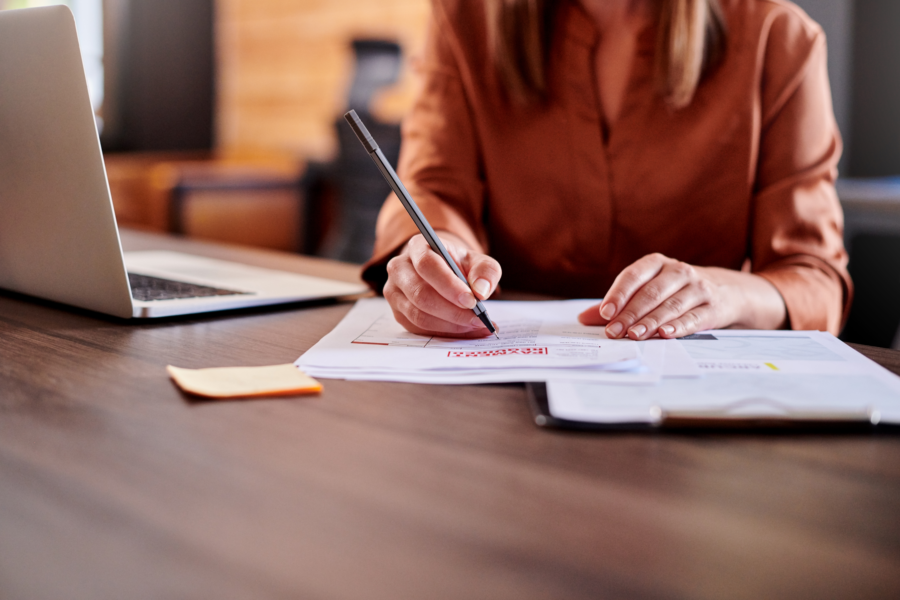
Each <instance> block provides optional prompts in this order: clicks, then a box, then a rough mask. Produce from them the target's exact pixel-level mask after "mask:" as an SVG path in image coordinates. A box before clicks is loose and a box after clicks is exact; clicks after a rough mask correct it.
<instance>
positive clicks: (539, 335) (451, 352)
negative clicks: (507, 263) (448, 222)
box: [296, 298, 665, 384]
mask: <svg viewBox="0 0 900 600" xmlns="http://www.w3.org/2000/svg"><path fill="white" fill-rule="evenodd" d="M594 303H596V300H568V301H558V302H502V301H490V302H486V303H485V306H486V308H487V310H488V312H489V313H490V315H491V319H493V320H494V322H496V323H497V325H498V328H499V330H498V334H499V336H500V339H499V340H497V339H496V338H494V337H488V338H483V339H477V340H459V339H453V338H441V337H428V336H419V335H415V334H412V333H409V332H408V331H406V330H405V329H403V327H401V326H400V325H399V324H398V323H397V322H396V320H395V319H394V318H393V314H392V312H391V310H390V307H389V306H388V304H387V302H386V301H385V300H384V299H383V298H369V299H364V300H360V301H358V302H357V304H356V306H354V307H353V309H352V310H351V311H350V312H349V313H348V314H347V316H346V317H345V318H344V320H343V321H341V323H340V324H339V325H338V326H337V327H336V328H335V329H334V330H333V331H332V332H331V333H329V334H328V335H327V336H325V337H324V338H322V340H320V341H319V343H317V344H316V345H315V346H313V347H312V348H311V349H310V350H309V351H308V352H307V353H305V354H304V355H303V356H301V357H300V358H299V359H298V360H297V362H296V364H297V365H298V366H299V367H301V368H302V369H303V370H304V371H306V372H307V373H309V374H311V375H314V376H316V377H335V378H344V379H380V380H390V381H416V382H429V383H489V382H490V383H494V382H509V381H544V380H546V379H547V378H548V377H550V376H553V375H554V374H556V375H557V376H558V375H560V374H568V375H570V376H572V377H575V378H582V379H590V378H593V377H598V378H600V379H601V380H602V379H603V378H608V377H612V376H620V377H619V379H621V381H622V382H623V383H643V384H646V383H654V382H656V381H658V380H659V377H660V372H659V371H660V370H661V369H662V366H663V360H664V358H660V357H659V353H663V354H662V355H663V356H664V352H665V350H664V349H663V348H664V346H661V348H660V350H648V352H649V353H650V356H649V360H650V363H651V364H656V370H653V369H651V368H650V367H648V366H647V364H648V363H647V362H646V361H644V360H642V356H643V355H642V351H641V347H640V346H639V345H638V343H637V342H634V341H631V340H609V339H607V338H606V335H605V334H604V332H603V328H602V327H588V326H585V325H581V324H579V323H578V318H577V317H578V314H579V313H580V312H582V311H583V310H584V309H586V308H587V307H589V306H591V305H592V304H594ZM661 344H663V343H662V342H661ZM654 353H655V354H654ZM654 361H655V363H654Z"/></svg>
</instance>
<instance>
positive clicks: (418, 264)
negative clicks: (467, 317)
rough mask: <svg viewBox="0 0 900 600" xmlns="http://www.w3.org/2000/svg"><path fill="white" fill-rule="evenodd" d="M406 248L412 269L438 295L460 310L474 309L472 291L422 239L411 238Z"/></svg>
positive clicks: (419, 237)
mask: <svg viewBox="0 0 900 600" xmlns="http://www.w3.org/2000/svg"><path fill="white" fill-rule="evenodd" d="M408 248H409V252H408V255H409V258H410V260H411V262H412V265H413V268H414V269H415V271H416V272H417V273H418V274H419V275H420V276H421V277H422V278H423V279H424V280H425V281H427V282H428V283H429V284H430V285H431V287H432V288H434V289H435V290H436V291H437V293H438V294H440V295H441V296H443V297H444V298H445V299H446V300H447V301H448V302H451V303H453V304H455V305H456V306H458V307H460V308H466V309H469V310H471V309H472V308H474V307H475V296H474V295H473V294H472V290H470V289H469V286H467V285H466V284H465V282H463V280H461V279H460V278H459V277H457V276H456V274H455V273H454V272H453V270H452V269H451V268H450V265H448V264H447V262H446V261H445V260H444V259H443V257H442V256H441V255H440V254H438V253H437V252H435V251H434V250H432V249H431V246H429V245H428V242H426V241H425V238H424V237H422V236H416V237H414V238H412V239H411V240H410V242H409V244H408Z"/></svg>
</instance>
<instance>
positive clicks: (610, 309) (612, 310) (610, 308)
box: [600, 304, 616, 319]
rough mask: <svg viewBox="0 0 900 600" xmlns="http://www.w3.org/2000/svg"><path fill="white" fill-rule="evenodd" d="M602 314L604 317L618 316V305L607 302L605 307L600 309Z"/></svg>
mask: <svg viewBox="0 0 900 600" xmlns="http://www.w3.org/2000/svg"><path fill="white" fill-rule="evenodd" d="M600 316H601V317H603V318H604V319H612V318H613V317H614V316H616V305H615V304H607V305H606V306H604V307H603V308H601V309H600Z"/></svg>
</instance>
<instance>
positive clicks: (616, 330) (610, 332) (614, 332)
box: [606, 323, 625, 338]
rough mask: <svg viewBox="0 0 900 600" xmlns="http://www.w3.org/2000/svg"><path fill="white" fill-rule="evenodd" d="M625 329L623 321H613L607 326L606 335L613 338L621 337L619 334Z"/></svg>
mask: <svg viewBox="0 0 900 600" xmlns="http://www.w3.org/2000/svg"><path fill="white" fill-rule="evenodd" d="M623 329H625V327H624V326H623V325H622V324H621V323H613V324H612V325H610V326H609V327H607V328H606V335H607V336H609V337H611V338H617V337H619V334H621V333H622V330H623Z"/></svg>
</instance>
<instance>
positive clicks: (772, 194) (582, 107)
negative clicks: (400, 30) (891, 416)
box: [364, 0, 852, 334]
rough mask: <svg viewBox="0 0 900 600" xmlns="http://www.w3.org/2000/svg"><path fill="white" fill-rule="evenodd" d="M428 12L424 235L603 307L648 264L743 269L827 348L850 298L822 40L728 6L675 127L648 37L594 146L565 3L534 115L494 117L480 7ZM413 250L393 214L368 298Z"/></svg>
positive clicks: (415, 117)
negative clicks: (624, 276) (709, 58)
mask: <svg viewBox="0 0 900 600" xmlns="http://www.w3.org/2000/svg"><path fill="white" fill-rule="evenodd" d="M433 4H434V10H433V17H432V23H431V27H430V32H429V37H428V40H429V41H428V44H427V47H426V49H425V52H424V55H423V57H422V59H421V61H420V68H421V71H422V73H421V74H422V89H421V92H420V93H419V95H418V98H417V101H416V102H415V104H414V107H413V108H412V109H411V111H410V113H409V115H408V116H407V118H406V119H405V120H404V123H403V147H402V151H401V157H400V161H399V174H400V177H401V179H403V181H404V183H405V184H406V186H407V188H408V189H409V191H410V193H411V194H412V196H413V198H415V199H416V201H417V202H418V204H419V206H420V207H421V209H422V211H423V212H424V213H425V215H426V217H427V218H428V219H429V221H430V222H431V225H432V226H433V227H434V228H435V229H436V230H440V229H443V230H447V231H451V232H453V233H455V234H456V235H458V236H460V237H461V238H463V239H464V240H466V241H467V242H468V243H469V244H470V245H471V246H472V247H473V248H474V249H478V250H479V251H483V252H487V253H489V254H490V255H491V256H493V257H494V258H496V259H497V260H498V261H499V262H500V264H501V266H502V267H503V279H502V280H501V285H504V286H506V287H508V288H512V289H520V290H529V291H535V292H542V293H546V294H552V295H556V296H568V297H586V298H588V297H601V296H603V294H604V293H605V292H606V291H607V290H608V289H609V286H610V285H611V284H612V281H613V279H614V278H615V277H616V275H617V274H618V273H619V272H620V271H621V270H622V269H624V268H625V267H627V266H628V265H630V264H631V263H632V262H634V261H635V260H637V259H638V258H640V257H642V256H644V255H646V254H650V253H653V252H660V253H662V254H665V255H667V256H669V257H672V258H676V259H679V260H682V261H684V262H687V263H690V264H693V265H698V266H719V267H726V268H730V269H741V268H742V267H743V268H748V266H749V268H750V269H751V270H752V272H754V273H757V274H759V275H761V276H762V277H765V278H766V279H767V280H768V281H770V282H771V283H772V284H773V285H774V286H775V287H776V288H777V289H778V291H779V292H780V293H781V295H782V297H783V298H784V301H785V304H786V306H787V311H788V316H789V319H790V325H791V326H792V327H793V328H795V329H820V330H828V331H831V332H832V333H835V334H836V333H837V332H838V330H839V329H840V327H841V324H842V323H843V320H844V317H845V315H846V311H847V309H848V307H849V303H850V297H851V294H852V284H851V282H850V277H849V275H848V274H847V270H846V264H847V255H846V252H845V250H844V246H843V241H842V228H843V215H842V213H841V208H840V204H839V203H838V199H837V195H836V194H835V191H834V185H833V182H834V179H835V177H836V166H837V162H838V159H839V158H840V154H841V139H840V134H839V133H838V130H837V125H836V123H835V120H834V114H833V110H832V105H831V92H830V88H829V83H828V75H827V71H826V56H825V36H824V34H823V33H822V30H821V29H820V28H819V26H818V25H816V23H814V22H813V21H812V20H811V19H810V18H809V17H808V16H806V15H805V14H804V13H803V12H802V11H801V10H800V9H799V8H797V7H796V6H794V5H793V4H790V3H788V2H785V1H782V0H725V1H724V2H723V5H724V6H723V7H724V10H725V18H726V23H727V27H728V34H729V38H728V47H727V50H726V55H725V58H724V60H723V62H722V64H721V66H720V67H719V68H718V69H717V70H716V71H715V72H714V73H712V74H711V75H710V76H709V77H708V78H706V79H705V80H704V81H703V82H702V83H701V85H700V87H699V88H698V90H697V94H696V96H695V98H694V100H693V102H692V103H691V104H690V106H688V107H687V108H684V109H681V110H677V111H676V110H672V109H671V108H669V107H668V106H667V105H666V103H665V101H664V100H663V98H662V97H661V96H660V94H659V93H658V92H657V89H656V84H655V79H654V50H655V40H656V31H655V27H648V28H647V29H646V30H645V31H643V32H642V33H641V35H640V37H639V43H638V53H637V56H636V58H635V61H634V63H633V70H632V73H631V76H630V82H629V84H628V86H627V90H626V92H625V97H624V100H623V104H622V109H621V112H620V114H619V117H618V118H617V120H616V122H615V123H614V125H613V126H612V127H611V128H610V129H609V130H608V131H607V130H605V128H604V125H603V121H602V117H601V114H602V112H601V106H600V100H599V98H598V95H597V93H596V89H595V85H594V61H593V57H594V50H595V48H596V46H597V43H598V39H599V33H598V31H597V29H596V27H595V25H594V24H593V21H591V19H590V18H589V17H588V15H587V14H586V13H585V12H584V11H583V10H582V9H581V8H580V6H579V5H578V3H577V2H573V1H568V2H567V1H563V2H560V7H559V12H558V15H557V19H556V24H555V27H556V29H555V36H554V42H553V46H552V50H551V54H550V62H549V70H548V74H549V83H550V86H549V87H550V90H551V91H550V99H549V102H548V103H547V104H546V105H542V106H538V107H531V108H515V107H513V106H511V105H510V104H509V103H508V102H507V101H506V100H505V96H504V94H503V93H502V88H501V84H500V83H499V79H498V76H497V74H496V72H495V70H494V68H493V66H492V63H491V60H490V53H489V48H488V41H487V30H486V24H485V19H484V8H483V5H482V3H481V2H474V1H473V0H435V1H434V3H433ZM416 233H417V230H416V228H415V226H414V225H413V222H412V220H411V219H410V218H409V216H407V214H406V212H405V211H404V210H403V208H402V206H401V205H400V202H399V201H398V200H397V199H396V198H395V197H393V196H392V197H389V198H388V200H387V202H386V203H385V205H384V207H383V208H382V210H381V214H380V215H379V218H378V226H377V239H376V244H375V251H374V256H373V257H372V259H371V260H370V262H369V263H368V264H367V265H366V267H365V268H364V277H365V278H366V280H367V281H369V282H370V283H371V284H372V285H373V287H375V288H377V289H380V286H382V285H383V283H384V281H385V278H386V274H385V269H384V264H385V263H386V261H387V260H388V259H389V258H390V256H391V255H392V254H393V253H395V252H396V251H397V249H398V248H399V247H400V246H401V245H402V244H403V243H404V242H406V240H408V239H409V238H410V237H412V236H413V235H415V234H416Z"/></svg>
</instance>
